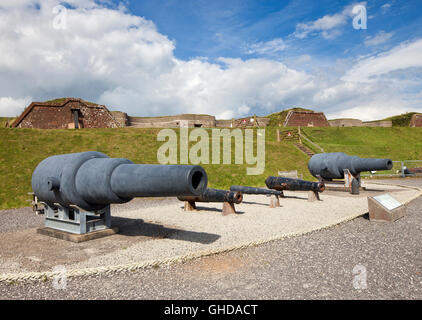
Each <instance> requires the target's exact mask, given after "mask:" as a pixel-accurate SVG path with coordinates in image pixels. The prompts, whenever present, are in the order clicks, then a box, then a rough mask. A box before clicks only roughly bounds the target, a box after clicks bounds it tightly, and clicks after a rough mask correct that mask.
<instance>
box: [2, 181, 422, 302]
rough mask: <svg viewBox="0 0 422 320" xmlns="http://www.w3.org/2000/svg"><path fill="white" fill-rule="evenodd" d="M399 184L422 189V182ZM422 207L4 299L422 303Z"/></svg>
mask: <svg viewBox="0 0 422 320" xmlns="http://www.w3.org/2000/svg"><path fill="white" fill-rule="evenodd" d="M393 181H394V182H397V183H401V184H409V185H414V186H419V187H422V180H416V179H406V180H397V181H396V180H393ZM377 182H381V181H377ZM391 182H392V181H389V183H391ZM421 206H422V197H420V198H418V199H416V200H414V201H413V202H411V203H410V204H409V206H408V211H407V215H406V216H405V217H404V218H402V219H400V220H398V221H396V222H394V223H381V222H377V223H375V222H370V221H369V220H368V219H367V217H360V218H357V219H355V220H353V221H350V222H347V223H344V224H341V225H339V226H336V227H333V228H330V229H326V230H322V231H317V232H313V233H310V234H308V235H304V236H300V237H294V238H290V239H285V240H282V241H275V242H271V243H267V244H265V245H261V246H258V247H253V248H248V249H243V250H237V251H234V252H230V253H227V254H220V255H216V256H211V257H206V258H201V259H197V260H194V261H191V262H188V263H185V264H177V265H172V266H169V267H162V268H157V269H148V270H142V271H137V272H128V273H122V274H114V275H101V276H96V277H84V278H73V279H68V280H67V286H66V289H62V290H57V289H54V287H53V285H52V282H51V281H47V282H45V283H32V284H13V283H12V284H6V283H2V284H0V298H2V299H28V298H29V299H51V298H58V299H421V298H422V250H421V245H420V244H421V241H422V233H421V230H422V213H421ZM363 270H366V280H367V281H366V287H365V285H364V284H365V282H364V281H363V280H364V272H363ZM354 272H355V273H354ZM359 279H361V280H362V281H361V282H360V284H361V287H360V289H359V288H358V289H355V288H354V285H353V283H354V280H355V284H356V283H357V282H356V280H359ZM357 284H359V283H357Z"/></svg>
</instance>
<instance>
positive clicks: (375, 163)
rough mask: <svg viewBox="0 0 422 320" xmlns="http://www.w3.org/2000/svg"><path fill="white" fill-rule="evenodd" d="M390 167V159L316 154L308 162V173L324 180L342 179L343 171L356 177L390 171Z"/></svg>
mask: <svg viewBox="0 0 422 320" xmlns="http://www.w3.org/2000/svg"><path fill="white" fill-rule="evenodd" d="M392 167H393V162H392V161H391V160H390V159H375V158H359V157H357V156H348V155H347V154H345V153H344V152H332V153H318V154H315V155H314V156H312V158H311V159H310V160H309V162H308V169H309V172H310V173H311V174H312V175H313V176H314V177H317V176H320V177H321V178H324V179H326V180H331V179H342V178H343V177H344V171H343V170H344V169H348V170H349V171H350V173H351V174H352V175H353V176H357V175H358V174H359V173H360V172H362V171H376V170H390V169H391V168H392Z"/></svg>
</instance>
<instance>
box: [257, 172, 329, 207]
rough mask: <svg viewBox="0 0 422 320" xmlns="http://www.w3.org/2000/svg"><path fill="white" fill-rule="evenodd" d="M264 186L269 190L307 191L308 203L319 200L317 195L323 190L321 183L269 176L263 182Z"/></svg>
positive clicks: (323, 186)
mask: <svg viewBox="0 0 422 320" xmlns="http://www.w3.org/2000/svg"><path fill="white" fill-rule="evenodd" d="M265 184H266V185H267V187H268V188H270V189H275V190H279V191H284V190H290V191H309V193H308V201H315V200H319V193H320V192H323V191H324V190H325V185H324V183H322V182H312V181H306V180H300V179H292V178H285V177H273V176H270V177H268V178H267V179H266V180H265Z"/></svg>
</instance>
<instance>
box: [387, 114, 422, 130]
mask: <svg viewBox="0 0 422 320" xmlns="http://www.w3.org/2000/svg"><path fill="white" fill-rule="evenodd" d="M416 113H417V112H407V113H403V114H399V115H397V116H392V117H389V118H385V119H384V120H391V123H392V125H393V127H408V126H409V125H410V119H411V118H412V116H413V115H414V114H416Z"/></svg>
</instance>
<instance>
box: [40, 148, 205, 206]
mask: <svg viewBox="0 0 422 320" xmlns="http://www.w3.org/2000/svg"><path fill="white" fill-rule="evenodd" d="M207 182H208V180H207V174H206V172H205V170H204V169H203V168H202V167H200V166H188V165H186V166H185V165H152V164H134V163H133V162H132V161H130V160H128V159H120V158H109V157H108V156H107V155H105V154H104V153H101V152H95V151H88V152H81V153H72V154H64V155H56V156H51V157H48V158H46V159H44V160H43V161H41V162H40V163H39V164H38V166H37V167H36V168H35V170H34V172H33V174H32V189H33V191H34V194H35V195H36V196H37V197H38V199H39V200H40V201H43V202H45V203H47V204H48V205H49V206H51V207H56V205H55V203H57V204H59V205H61V206H63V207H69V206H71V205H76V206H78V207H80V208H82V209H84V210H87V211H95V210H100V209H102V208H104V207H106V206H108V205H109V204H111V203H124V202H128V201H130V200H131V199H132V198H134V197H167V196H179V195H186V196H188V195H200V194H201V193H202V192H203V191H204V190H205V189H206V187H207Z"/></svg>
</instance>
